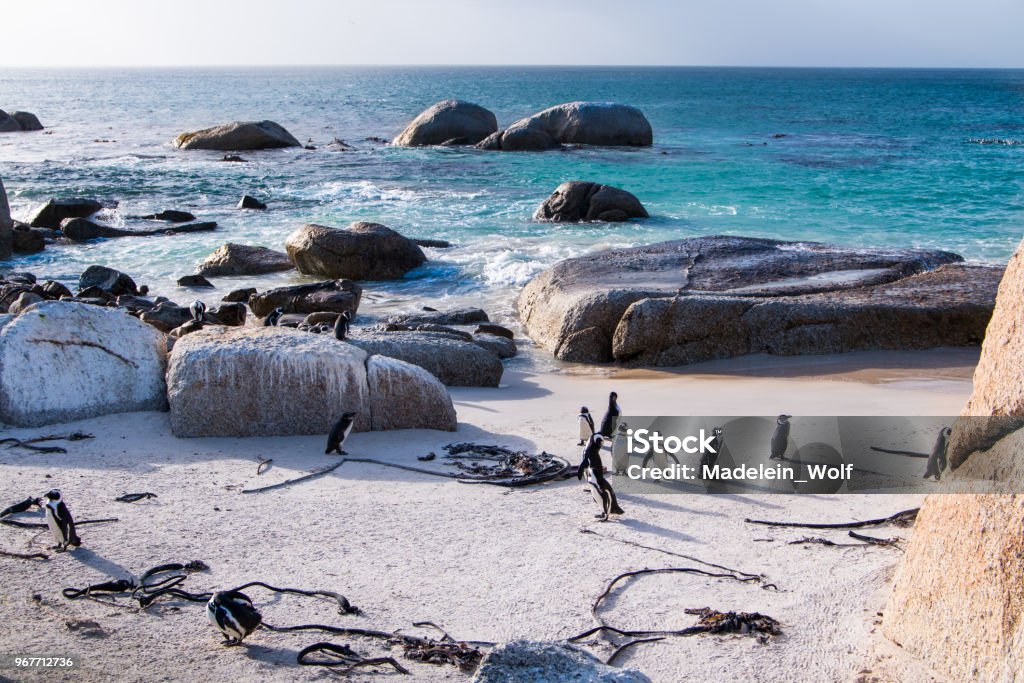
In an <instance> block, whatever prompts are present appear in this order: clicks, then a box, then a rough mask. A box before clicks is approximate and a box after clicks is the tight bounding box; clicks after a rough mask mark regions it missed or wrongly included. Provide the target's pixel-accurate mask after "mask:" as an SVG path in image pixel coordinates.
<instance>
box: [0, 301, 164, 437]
mask: <svg viewBox="0 0 1024 683" xmlns="http://www.w3.org/2000/svg"><path fill="white" fill-rule="evenodd" d="M166 364H167V347H166V342H165V339H164V335H163V334H161V333H160V332H158V331H157V330H155V329H153V328H152V327H150V326H149V325H146V324H145V323H143V322H140V321H139V320H137V319H135V318H133V317H132V316H130V315H127V314H125V313H124V312H123V311H119V310H114V309H106V308H100V307H98V306H90V305H88V304H80V303H73V302H66V301H47V302H43V303H37V304H36V305H35V306H33V307H32V308H31V309H30V310H28V311H25V312H23V313H21V315H19V316H17V317H13V316H0V422H6V423H8V424H12V425H17V426H20V427H37V426H40V425H44V424H52V423H55V422H70V421H72V420H81V419H86V418H91V417H96V416H98V415H106V414H109V413H123V412H131V411H137V410H162V409H163V408H164V407H165V406H166V396H165V391H166V385H165V383H164V370H165V368H166Z"/></svg>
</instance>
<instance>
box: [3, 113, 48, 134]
mask: <svg viewBox="0 0 1024 683" xmlns="http://www.w3.org/2000/svg"><path fill="white" fill-rule="evenodd" d="M11 118H12V119H14V120H15V121H17V122H18V125H19V126H21V129H22V130H23V131H25V132H31V131H36V130H42V129H43V124H41V123H39V118H38V117H37V116H36V115H35V114H33V113H32V112H27V111H12V112H11Z"/></svg>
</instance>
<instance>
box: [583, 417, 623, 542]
mask: <svg viewBox="0 0 1024 683" xmlns="http://www.w3.org/2000/svg"><path fill="white" fill-rule="evenodd" d="M603 443H604V437H602V436H601V435H600V434H595V435H594V438H592V439H591V440H590V443H589V444H587V448H586V450H585V451H584V452H583V462H581V463H580V466H579V468H578V469H577V470H576V478H577V479H580V480H582V479H583V476H584V474H586V477H587V483H588V484H589V485H590V491H591V494H592V495H593V496H594V502H596V503H597V504H598V505H600V506H601V514H599V515H596V517H597V518H598V519H599V520H601V521H602V522H607V521H608V516H609V515H621V514H623V512H624V511H623V509H622V508H621V507H619V501H618V500H617V499H616V498H615V491H614V490H613V489H612V485H611V484H609V483H608V480H607V479H605V478H604V464H603V463H602V462H601V446H602V444H603Z"/></svg>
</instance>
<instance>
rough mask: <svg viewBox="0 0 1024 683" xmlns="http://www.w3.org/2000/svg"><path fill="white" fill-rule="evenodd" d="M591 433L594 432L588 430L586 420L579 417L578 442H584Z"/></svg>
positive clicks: (588, 424) (588, 426) (588, 425)
mask: <svg viewBox="0 0 1024 683" xmlns="http://www.w3.org/2000/svg"><path fill="white" fill-rule="evenodd" d="M593 433H594V431H593V430H592V429H591V428H590V423H589V422H587V419H586V418H585V417H580V441H586V440H587V439H589V438H590V437H591V435H593Z"/></svg>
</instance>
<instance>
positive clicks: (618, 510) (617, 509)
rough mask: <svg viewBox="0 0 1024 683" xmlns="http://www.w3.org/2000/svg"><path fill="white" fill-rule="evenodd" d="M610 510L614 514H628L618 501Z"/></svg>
mask: <svg viewBox="0 0 1024 683" xmlns="http://www.w3.org/2000/svg"><path fill="white" fill-rule="evenodd" d="M609 512H610V513H611V514H613V515H624V514H626V511H625V510H623V509H622V508H621V507H619V504H618V503H615V505H613V506H612V509H611V510H609Z"/></svg>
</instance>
